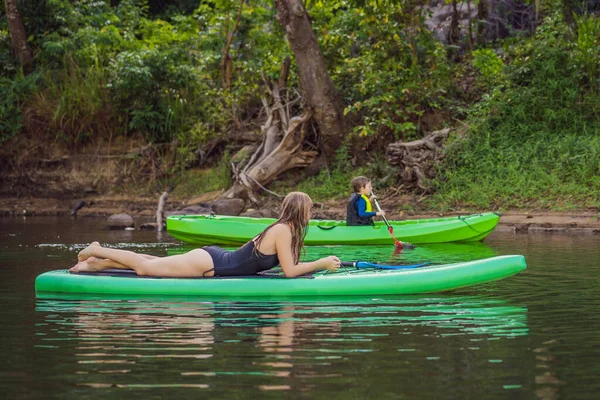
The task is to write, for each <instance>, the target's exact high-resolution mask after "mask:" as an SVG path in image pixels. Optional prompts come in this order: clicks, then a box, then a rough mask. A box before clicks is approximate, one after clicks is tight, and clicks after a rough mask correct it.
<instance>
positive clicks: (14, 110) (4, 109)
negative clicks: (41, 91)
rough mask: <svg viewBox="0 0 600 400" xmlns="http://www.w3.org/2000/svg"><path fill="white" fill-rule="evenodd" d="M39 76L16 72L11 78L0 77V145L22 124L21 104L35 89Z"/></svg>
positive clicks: (17, 130)
mask: <svg viewBox="0 0 600 400" xmlns="http://www.w3.org/2000/svg"><path fill="white" fill-rule="evenodd" d="M38 78H39V76H38V75H37V74H32V75H29V76H27V77H25V76H23V75H22V74H17V75H16V76H15V77H14V78H13V79H8V78H4V77H0V146H1V145H2V144H4V143H5V142H7V141H9V140H10V139H12V138H13V137H15V136H16V135H17V134H18V133H19V132H20V130H21V127H22V125H23V115H22V114H21V110H20V109H21V106H22V104H23V103H24V102H25V101H26V99H27V97H28V96H30V95H31V93H33V92H34V91H35V90H36V89H37V81H38Z"/></svg>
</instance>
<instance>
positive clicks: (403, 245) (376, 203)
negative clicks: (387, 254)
mask: <svg viewBox="0 0 600 400" xmlns="http://www.w3.org/2000/svg"><path fill="white" fill-rule="evenodd" d="M371 195H372V196H374V193H373V192H371ZM373 201H374V202H375V207H377V211H379V212H381V207H379V203H378V202H377V199H373ZM381 218H383V222H385V224H386V225H387V228H388V232H389V233H390V235H391V236H392V239H394V245H395V246H396V247H397V248H398V249H403V248H404V247H406V248H408V249H414V248H415V246H414V245H413V244H411V243H404V244H403V243H402V242H401V241H399V240H398V239H396V236H394V228H392V226H391V225H390V223H389V222H388V220H387V218H386V217H385V215H382V216H381Z"/></svg>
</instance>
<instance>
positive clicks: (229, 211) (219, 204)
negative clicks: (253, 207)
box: [212, 199, 246, 215]
mask: <svg viewBox="0 0 600 400" xmlns="http://www.w3.org/2000/svg"><path fill="white" fill-rule="evenodd" d="M244 208H246V202H245V201H244V200H242V199H221V200H216V201H215V202H213V204H212V209H213V211H214V212H215V214H220V215H240V213H241V212H242V211H244Z"/></svg>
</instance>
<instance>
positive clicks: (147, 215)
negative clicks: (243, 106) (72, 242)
mask: <svg viewBox="0 0 600 400" xmlns="http://www.w3.org/2000/svg"><path fill="white" fill-rule="evenodd" d="M80 200H82V201H85V203H86V205H85V206H84V207H82V208H81V209H79V210H78V211H77V216H78V217H79V218H92V217H97V218H102V217H108V216H109V215H112V214H118V213H127V214H129V215H131V216H132V217H134V218H136V219H142V220H153V218H154V216H155V213H156V207H157V204H158V198H149V197H134V196H126V195H118V196H117V195H115V196H95V197H90V198H84V199H62V200H61V199H52V198H10V197H5V198H0V216H1V217H3V218H10V217H23V216H26V217H30V216H61V215H71V213H72V211H73V209H74V207H75V205H76V204H77V202H78V201H80ZM193 203H196V204H197V203H198V202H197V201H196V202H194V201H190V200H181V199H169V200H168V201H167V203H166V205H165V211H166V212H174V211H178V210H182V209H184V208H185V207H188V206H190V205H192V204H193ZM276 204H277V203H276V202H267V203H266V204H265V206H264V208H265V209H274V208H275V207H276ZM395 204H397V203H395V202H394V201H393V200H388V201H382V207H383V208H384V209H386V210H392V209H394V208H395ZM480 211H481V210H480ZM476 212H477V211H475V210H464V211H459V212H456V211H455V212H435V211H426V210H422V211H411V212H407V211H402V212H401V213H394V212H388V214H387V215H388V218H389V219H391V220H398V219H417V218H436V217H446V216H452V215H459V214H460V215H464V214H472V213H476ZM314 218H318V219H344V218H345V204H344V202H343V201H328V202H325V203H320V204H318V206H317V207H316V211H315V212H314ZM497 229H498V230H502V231H514V232H532V233H534V232H568V233H580V234H594V235H600V213H599V212H597V211H588V210H580V211H568V212H567V211H561V212H557V211H523V210H508V211H505V212H503V213H502V217H501V218H500V223H499V225H498V228H497Z"/></svg>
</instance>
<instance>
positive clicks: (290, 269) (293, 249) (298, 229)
mask: <svg viewBox="0 0 600 400" xmlns="http://www.w3.org/2000/svg"><path fill="white" fill-rule="evenodd" d="M311 208H312V200H311V199H310V197H309V196H308V195H307V194H305V193H302V192H292V193H290V194H288V195H287V196H286V197H285V199H283V204H282V206H281V214H280V215H279V218H278V219H277V221H275V222H274V223H273V224H271V225H270V226H268V227H267V228H266V229H265V230H264V231H263V232H262V233H261V234H259V235H258V236H256V237H255V238H254V239H252V240H251V241H249V242H248V243H246V244H245V245H243V246H242V247H240V248H239V249H237V250H235V251H227V250H224V249H222V248H220V247H217V246H207V247H204V248H201V249H195V250H192V251H190V252H188V253H185V254H178V255H174V256H167V257H155V256H150V255H145V254H137V253H134V252H133V251H128V250H118V249H110V248H106V247H102V246H100V243H98V242H93V243H92V244H90V245H89V246H88V247H87V248H85V249H83V250H82V251H80V252H79V255H78V256H77V258H78V260H79V263H78V264H77V265H75V266H74V267H73V268H71V269H70V270H69V272H83V271H100V270H103V269H108V268H121V269H133V270H135V272H136V273H137V274H138V275H145V276H161V277H210V276H244V275H254V274H256V273H258V272H261V271H265V270H268V269H271V268H274V267H276V266H277V265H280V266H281V269H282V270H283V273H284V274H285V276H286V277H288V278H293V277H296V276H299V275H304V274H307V273H310V272H313V271H316V270H320V269H328V270H330V271H335V270H337V269H338V268H339V267H340V259H339V258H338V257H336V256H329V257H324V258H321V259H319V260H317V261H312V262H306V263H300V262H299V260H300V252H301V251H302V249H303V247H304V237H305V236H306V229H307V226H308V221H309V220H310V209H311Z"/></svg>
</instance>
